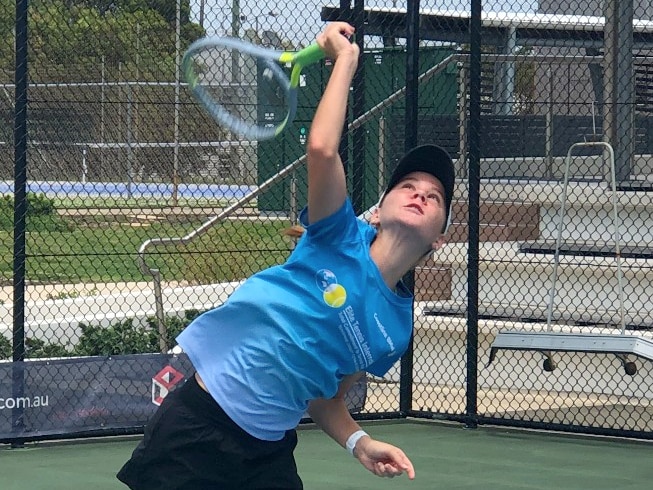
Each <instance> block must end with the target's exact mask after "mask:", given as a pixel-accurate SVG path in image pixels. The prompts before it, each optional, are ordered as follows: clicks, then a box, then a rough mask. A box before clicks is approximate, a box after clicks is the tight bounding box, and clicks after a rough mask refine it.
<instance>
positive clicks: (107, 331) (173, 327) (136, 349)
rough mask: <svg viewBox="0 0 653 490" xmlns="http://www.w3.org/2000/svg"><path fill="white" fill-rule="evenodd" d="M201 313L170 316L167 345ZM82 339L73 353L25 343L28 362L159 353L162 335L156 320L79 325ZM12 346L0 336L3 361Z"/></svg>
mask: <svg viewBox="0 0 653 490" xmlns="http://www.w3.org/2000/svg"><path fill="white" fill-rule="evenodd" d="M200 313H201V312H200V311H198V310H187V311H185V312H184V315H183V316H182V317H177V316H167V317H166V318H165V323H166V327H167V338H166V343H167V345H168V346H170V347H173V346H174V345H175V337H177V335H179V333H180V332H181V331H182V330H183V329H184V328H186V327H187V326H188V324H189V323H190V322H191V321H193V320H194V319H195V318H196V317H197V316H199V315H200ZM79 327H80V329H81V330H82V335H81V337H80V339H79V342H78V343H77V345H75V346H74V347H73V348H72V349H69V348H67V347H66V346H64V345H61V344H58V343H56V342H53V343H46V342H44V341H43V340H39V339H33V338H27V339H26V340H25V355H26V357H27V358H32V359H34V358H44V357H73V356H115V355H121V354H145V353H150V352H159V350H160V347H159V332H158V328H157V325H156V319H155V318H152V317H150V318H148V319H147V321H146V324H145V325H144V326H135V325H134V320H133V319H131V318H130V319H127V320H123V321H121V322H117V323H114V324H111V325H109V326H108V327H100V326H93V325H86V324H83V323H80V324H79ZM11 357H12V345H11V342H10V341H9V340H7V338H5V337H4V336H2V335H0V359H11Z"/></svg>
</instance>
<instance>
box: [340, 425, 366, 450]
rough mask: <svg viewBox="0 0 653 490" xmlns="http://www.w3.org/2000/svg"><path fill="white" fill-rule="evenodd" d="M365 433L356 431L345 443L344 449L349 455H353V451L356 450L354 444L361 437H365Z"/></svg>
mask: <svg viewBox="0 0 653 490" xmlns="http://www.w3.org/2000/svg"><path fill="white" fill-rule="evenodd" d="M366 435H368V434H367V432H365V431H364V430H357V431H356V432H354V433H353V434H352V435H350V436H349V438H348V439H347V442H346V443H345V448H346V449H347V451H349V454H351V455H352V456H353V455H354V449H355V448H356V443H357V442H358V441H359V440H360V438H361V437H365V436H366Z"/></svg>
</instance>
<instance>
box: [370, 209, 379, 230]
mask: <svg viewBox="0 0 653 490" xmlns="http://www.w3.org/2000/svg"><path fill="white" fill-rule="evenodd" d="M368 222H369V224H370V225H372V226H374V227H375V228H376V227H378V226H379V223H380V221H379V207H378V206H376V207H375V208H374V211H372V214H371V215H370V218H369V220H368Z"/></svg>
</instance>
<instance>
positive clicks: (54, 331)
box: [0, 282, 240, 345]
mask: <svg viewBox="0 0 653 490" xmlns="http://www.w3.org/2000/svg"><path fill="white" fill-rule="evenodd" d="M239 284H240V283H239V282H231V283H223V284H214V285H206V286H186V287H172V288H165V287H164V288H163V309H164V312H165V313H166V314H168V315H183V313H184V312H185V311H187V310H200V311H203V310H207V309H209V308H212V307H214V306H217V305H219V304H221V303H222V302H224V301H225V300H226V298H227V297H228V296H229V295H230V294H231V293H232V292H233V291H234V290H235V289H236V287H238V285H239ZM155 314H156V307H155V299H154V290H153V288H152V285H151V284H150V285H149V287H147V288H143V289H141V290H138V291H130V292H126V293H116V294H97V295H90V296H79V297H75V298H67V299H54V300H38V301H27V302H26V304H25V330H26V335H27V337H30V338H35V339H40V340H43V341H45V342H56V343H59V344H62V345H74V344H75V343H77V341H78V340H79V337H80V335H81V329H80V328H79V324H80V323H83V324H86V325H103V326H108V325H110V324H112V323H116V322H119V321H123V320H126V319H130V318H132V319H134V320H135V322H136V324H137V325H138V323H139V321H141V322H144V321H145V320H146V319H147V318H148V317H154V316H155ZM12 324H13V306H12V304H11V303H8V302H6V303H4V304H1V305H0V335H1V334H4V335H5V336H6V337H8V338H10V337H11V334H12Z"/></svg>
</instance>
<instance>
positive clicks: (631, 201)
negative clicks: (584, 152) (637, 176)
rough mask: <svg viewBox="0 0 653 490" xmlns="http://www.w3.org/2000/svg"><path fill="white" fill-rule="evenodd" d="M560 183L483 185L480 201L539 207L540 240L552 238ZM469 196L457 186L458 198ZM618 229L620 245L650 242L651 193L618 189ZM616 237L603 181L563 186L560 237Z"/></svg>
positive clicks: (602, 239)
mask: <svg viewBox="0 0 653 490" xmlns="http://www.w3.org/2000/svg"><path fill="white" fill-rule="evenodd" d="M562 193H563V186H562V183H561V182H555V181H551V182H529V181H509V180H506V181H500V180H494V181H491V182H484V183H483V184H482V185H481V191H480V202H487V201H502V200H504V201H506V200H514V199H515V198H516V197H518V198H519V199H520V200H523V201H524V202H530V203H533V204H535V205H538V206H539V209H540V227H539V231H540V233H539V238H538V240H555V239H556V237H557V235H558V223H559V213H560V204H561V199H562ZM466 198H467V195H466V191H465V190H459V199H461V200H464V199H466ZM616 201H617V210H618V217H619V220H620V225H619V233H620V235H621V240H622V242H623V243H627V244H631V245H644V244H648V243H653V194H652V193H648V192H644V191H618V192H617V199H616ZM613 238H614V228H613V205H612V190H611V187H610V186H609V184H608V183H607V182H571V183H570V184H569V186H568V188H567V200H566V203H565V220H564V223H563V234H562V239H563V240H565V241H585V242H591V241H600V242H609V241H611V240H613Z"/></svg>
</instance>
